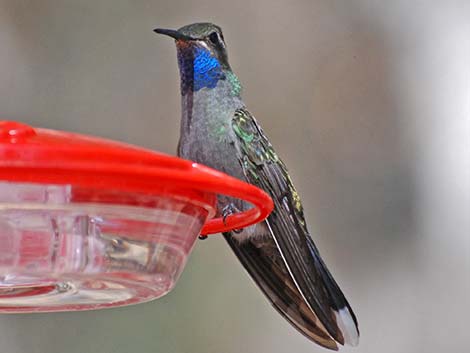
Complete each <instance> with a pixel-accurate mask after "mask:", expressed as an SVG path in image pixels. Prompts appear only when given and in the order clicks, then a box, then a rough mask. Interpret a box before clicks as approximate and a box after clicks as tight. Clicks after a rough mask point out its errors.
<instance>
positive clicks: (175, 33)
mask: <svg viewBox="0 0 470 353" xmlns="http://www.w3.org/2000/svg"><path fill="white" fill-rule="evenodd" d="M153 31H154V32H155V33H158V34H164V35H166V36H169V37H171V38H174V39H175V40H178V39H181V40H192V38H191V37H190V36H187V35H185V34H183V33H180V32H178V31H175V30H174V29H165V28H156V29H154V30H153Z"/></svg>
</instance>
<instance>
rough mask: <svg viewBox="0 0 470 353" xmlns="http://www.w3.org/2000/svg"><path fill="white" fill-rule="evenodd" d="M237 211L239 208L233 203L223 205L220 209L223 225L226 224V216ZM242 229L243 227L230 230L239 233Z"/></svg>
mask: <svg viewBox="0 0 470 353" xmlns="http://www.w3.org/2000/svg"><path fill="white" fill-rule="evenodd" d="M237 212H240V210H239V209H238V208H237V207H236V206H235V205H234V204H233V203H229V204H228V205H227V206H225V207H224V208H223V209H222V221H223V222H224V225H225V226H226V225H227V222H226V220H227V217H229V216H231V215H232V214H234V213H237ZM242 231H243V229H234V230H232V232H234V233H236V234H238V233H241V232H242Z"/></svg>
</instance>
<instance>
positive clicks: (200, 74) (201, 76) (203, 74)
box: [193, 48, 225, 91]
mask: <svg viewBox="0 0 470 353" xmlns="http://www.w3.org/2000/svg"><path fill="white" fill-rule="evenodd" d="M193 68H194V86H193V90H194V91H199V90H200V89H201V88H205V87H207V88H215V86H217V82H219V80H223V79H225V74H224V72H223V71H222V67H221V65H220V63H219V60H217V58H215V57H213V56H212V55H211V53H210V52H209V51H208V50H205V49H202V48H198V49H196V50H195V52H194V62H193Z"/></svg>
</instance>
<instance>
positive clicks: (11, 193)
mask: <svg viewBox="0 0 470 353" xmlns="http://www.w3.org/2000/svg"><path fill="white" fill-rule="evenodd" d="M218 194H223V195H228V196H232V197H235V198H240V199H244V200H246V201H248V202H250V203H251V204H252V205H253V206H254V207H253V208H252V209H250V210H248V211H245V212H242V213H239V214H234V215H231V216H229V217H227V219H226V220H225V222H224V221H223V220H222V219H220V218H217V219H212V218H213V217H214V215H215V207H216V199H217V195H218ZM272 207H273V204H272V200H271V199H270V198H269V196H268V195H267V194H266V193H264V192H263V191H261V190H259V189H258V188H256V187H254V186H252V185H250V184H247V183H244V182H242V181H240V180H238V179H235V178H232V177H230V176H228V175H225V174H223V173H220V172H218V171H215V170H213V169H210V168H208V167H205V166H203V165H199V164H197V163H192V162H190V161H187V160H183V159H179V158H175V157H171V156H167V155H164V154H160V153H156V152H153V151H149V150H145V149H142V148H137V147H134V146H130V145H126V144H122V143H117V142H112V141H109V140H104V139H98V138H94V137H88V136H83V135H78V134H72V133H66V132H58V131H52V130H46V129H36V128H32V127H30V126H27V125H24V124H20V123H17V122H9V121H2V122H0V312H32V311H34V312H43V311H64V310H87V309H97V308H103V307H113V306H120V305H127V304H133V303H139V302H143V301H148V300H151V299H155V298H158V297H161V296H162V295H164V294H166V293H168V292H169V291H170V290H171V289H172V288H173V287H174V285H175V283H176V281H177V279H178V277H179V275H180V274H181V272H182V270H183V268H184V266H185V264H186V260H187V258H188V255H189V253H190V252H191V250H192V248H193V246H194V243H195V241H196V239H197V236H198V235H199V234H210V233H218V232H222V231H227V230H231V229H237V228H243V227H246V226H249V225H251V224H254V223H257V222H259V221H261V220H263V219H264V218H266V217H267V216H268V214H269V213H270V212H271V210H272Z"/></svg>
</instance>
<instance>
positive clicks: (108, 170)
mask: <svg viewBox="0 0 470 353" xmlns="http://www.w3.org/2000/svg"><path fill="white" fill-rule="evenodd" d="M0 180H4V181H18V182H32V183H53V184H71V185H80V186H84V187H95V188H104V187H106V188H114V189H116V190H122V191H135V192H143V193H149V194H168V195H176V196H178V195H182V194H184V193H187V192H189V193H197V194H199V199H201V200H204V202H205V204H206V208H208V211H209V218H212V217H214V215H215V207H216V206H215V203H216V198H215V194H218V195H226V196H231V197H234V198H238V199H242V200H245V201H247V202H249V203H251V204H252V205H253V206H254V207H253V208H251V209H249V210H247V211H244V212H240V213H235V214H232V215H230V216H228V217H227V218H226V219H225V220H223V219H222V218H215V219H210V220H209V221H207V222H206V223H205V225H204V227H203V229H202V232H201V234H204V235H205V234H213V233H220V232H225V231H230V230H233V229H240V228H244V227H247V226H250V225H252V224H255V223H258V222H260V221H262V220H264V219H265V218H266V217H267V216H268V215H269V213H270V212H271V211H272V209H273V202H272V200H271V198H270V197H269V195H267V194H266V193H265V192H264V191H262V190H260V189H259V188H257V187H255V186H253V185H251V184H248V183H245V182H243V181H241V180H238V179H236V178H233V177H231V176H228V175H226V174H224V173H221V172H219V171H216V170H214V169H211V168H208V167H206V166H204V165H201V164H198V163H194V162H191V161H188V160H184V159H181V158H177V157H173V156H169V155H165V154H162V153H159V152H154V151H149V150H146V149H143V148H139V147H135V146H132V145H128V144H124V143H118V142H114V141H110V140H106V139H101V138H96V137H89V136H84V135H79V134H74V133H68V132H61V131H54V130H48V129H42V128H32V127H30V126H28V125H25V124H21V123H18V122H13V121H0ZM207 204H210V205H211V206H210V207H207Z"/></svg>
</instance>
